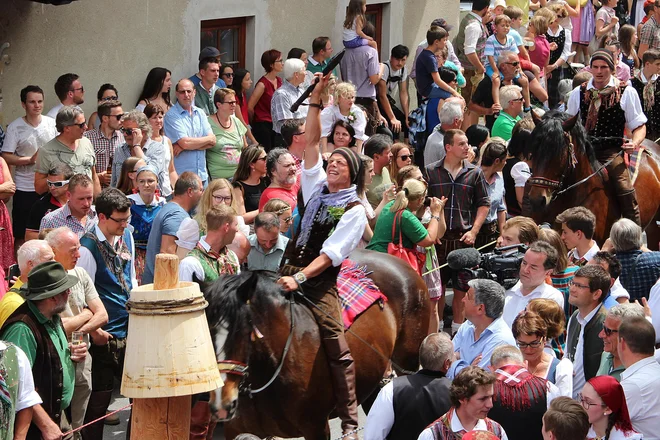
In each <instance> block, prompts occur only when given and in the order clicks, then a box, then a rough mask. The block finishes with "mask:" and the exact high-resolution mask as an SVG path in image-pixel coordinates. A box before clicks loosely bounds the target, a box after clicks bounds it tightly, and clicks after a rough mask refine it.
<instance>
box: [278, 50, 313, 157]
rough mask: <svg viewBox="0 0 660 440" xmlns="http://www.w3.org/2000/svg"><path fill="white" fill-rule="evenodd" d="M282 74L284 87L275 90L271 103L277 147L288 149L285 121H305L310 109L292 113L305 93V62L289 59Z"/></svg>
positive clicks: (303, 106) (305, 108) (300, 109)
mask: <svg viewBox="0 0 660 440" xmlns="http://www.w3.org/2000/svg"><path fill="white" fill-rule="evenodd" d="M282 72H283V73H284V82H283V83H282V87H280V88H279V89H277V90H275V93H273V99H272V100H271V101H270V115H271V118H272V119H273V131H274V132H275V146H276V147H286V145H285V144H284V139H282V135H281V130H282V124H284V121H286V120H287V119H305V118H306V117H307V108H308V106H306V105H301V106H300V107H298V109H297V110H296V111H295V112H292V111H291V105H292V104H293V103H294V102H296V101H297V100H298V98H300V95H302V94H303V92H304V91H305V89H304V88H303V85H304V83H305V79H306V74H305V72H306V69H305V63H304V61H303V60H300V59H298V58H289V59H288V60H286V61H285V62H284V68H283V70H282Z"/></svg>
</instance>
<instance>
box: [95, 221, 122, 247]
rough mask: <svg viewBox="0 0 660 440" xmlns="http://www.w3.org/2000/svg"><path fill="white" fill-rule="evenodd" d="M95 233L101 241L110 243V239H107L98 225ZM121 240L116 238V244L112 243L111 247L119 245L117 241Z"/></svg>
mask: <svg viewBox="0 0 660 440" xmlns="http://www.w3.org/2000/svg"><path fill="white" fill-rule="evenodd" d="M94 233H95V234H96V237H97V238H98V239H99V241H108V239H107V238H106V236H105V234H103V232H102V231H101V229H100V228H99V225H98V224H96V225H94ZM120 238H121V237H115V242H114V243H111V245H112V247H113V248H114V247H115V245H116V244H117V241H118V240H119V239H120Z"/></svg>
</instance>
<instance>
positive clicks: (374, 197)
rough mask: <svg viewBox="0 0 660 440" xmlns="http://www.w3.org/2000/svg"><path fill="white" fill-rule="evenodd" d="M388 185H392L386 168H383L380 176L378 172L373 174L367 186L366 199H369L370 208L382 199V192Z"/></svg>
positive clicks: (374, 206)
mask: <svg viewBox="0 0 660 440" xmlns="http://www.w3.org/2000/svg"><path fill="white" fill-rule="evenodd" d="M390 186H392V179H390V172H389V171H388V170H387V168H383V170H382V171H381V174H380V176H379V175H378V174H375V175H374V178H373V179H372V180H371V184H370V185H369V186H367V200H369V203H370V204H371V207H372V208H374V209H376V208H378V205H379V204H380V201H381V200H383V193H384V192H385V190H387V188H389V187H390Z"/></svg>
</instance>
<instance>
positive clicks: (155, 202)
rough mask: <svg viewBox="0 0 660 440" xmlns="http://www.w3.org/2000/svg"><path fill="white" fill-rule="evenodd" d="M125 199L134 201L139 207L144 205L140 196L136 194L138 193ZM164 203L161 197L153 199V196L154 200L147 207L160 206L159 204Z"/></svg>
mask: <svg viewBox="0 0 660 440" xmlns="http://www.w3.org/2000/svg"><path fill="white" fill-rule="evenodd" d="M126 197H127V198H128V199H129V200H132V201H134V202H135V204H136V205H140V206H142V205H146V203H144V200H142V197H140V194H138V193H135V194H129V195H128V196H126ZM164 202H165V199H163V198H162V197H155V196H154V199H153V200H152V201H151V203H150V204H149V206H158V205H160V204H161V203H164Z"/></svg>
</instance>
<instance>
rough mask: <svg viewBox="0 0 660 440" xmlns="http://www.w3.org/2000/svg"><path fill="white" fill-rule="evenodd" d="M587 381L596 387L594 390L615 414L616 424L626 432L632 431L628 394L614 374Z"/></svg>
mask: <svg viewBox="0 0 660 440" xmlns="http://www.w3.org/2000/svg"><path fill="white" fill-rule="evenodd" d="M587 383H589V385H591V386H592V387H594V390H595V391H596V392H597V393H598V395H599V396H600V398H601V399H603V403H605V405H607V407H608V408H609V409H611V410H612V412H613V413H614V414H615V417H616V421H615V422H614V426H616V427H617V428H619V429H620V430H621V431H624V432H629V431H632V430H633V427H632V423H631V422H630V414H629V413H628V404H627V403H626V396H625V394H624V392H623V387H622V386H621V384H620V383H619V381H618V380H616V379H615V378H613V377H612V376H596V377H592V378H591V379H589V380H588V381H587Z"/></svg>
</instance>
